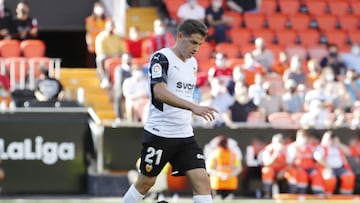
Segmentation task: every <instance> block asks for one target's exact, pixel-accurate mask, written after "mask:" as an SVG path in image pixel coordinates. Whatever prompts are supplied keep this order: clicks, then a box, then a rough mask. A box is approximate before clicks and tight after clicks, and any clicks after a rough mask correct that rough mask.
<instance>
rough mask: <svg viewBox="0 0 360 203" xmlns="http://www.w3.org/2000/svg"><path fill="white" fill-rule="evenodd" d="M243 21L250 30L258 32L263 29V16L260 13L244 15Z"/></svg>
mask: <svg viewBox="0 0 360 203" xmlns="http://www.w3.org/2000/svg"><path fill="white" fill-rule="evenodd" d="M243 20H244V22H245V26H246V28H248V29H251V30H259V29H263V28H264V27H265V26H264V25H265V22H266V21H265V16H264V15H263V14H261V13H245V14H244V17H243Z"/></svg>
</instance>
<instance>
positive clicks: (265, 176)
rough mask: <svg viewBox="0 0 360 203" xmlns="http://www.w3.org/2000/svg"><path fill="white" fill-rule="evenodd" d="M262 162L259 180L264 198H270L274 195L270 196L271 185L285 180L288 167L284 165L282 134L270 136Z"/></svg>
mask: <svg viewBox="0 0 360 203" xmlns="http://www.w3.org/2000/svg"><path fill="white" fill-rule="evenodd" d="M262 160H263V166H262V169H261V180H262V183H263V192H264V198H270V197H272V196H273V195H274V194H272V187H273V184H278V181H280V180H282V179H286V176H285V173H286V171H287V168H288V165H287V163H286V146H285V143H284V138H283V135H282V134H280V133H278V134H275V135H273V136H272V139H271V143H270V144H268V145H266V146H265V148H264V150H263V153H262ZM289 181H291V180H288V182H289Z"/></svg>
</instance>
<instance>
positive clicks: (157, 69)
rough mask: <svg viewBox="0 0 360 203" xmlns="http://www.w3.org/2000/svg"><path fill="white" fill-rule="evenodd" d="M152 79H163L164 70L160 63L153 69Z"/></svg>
mask: <svg viewBox="0 0 360 203" xmlns="http://www.w3.org/2000/svg"><path fill="white" fill-rule="evenodd" d="M151 77H152V78H160V77H162V68H161V65H160V64H159V63H155V64H154V65H153V66H152V67H151Z"/></svg>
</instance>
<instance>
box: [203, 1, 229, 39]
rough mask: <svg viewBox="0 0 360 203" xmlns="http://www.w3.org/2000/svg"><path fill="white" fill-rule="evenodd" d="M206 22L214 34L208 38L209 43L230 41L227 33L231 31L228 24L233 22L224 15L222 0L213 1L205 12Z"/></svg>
mask: <svg viewBox="0 0 360 203" xmlns="http://www.w3.org/2000/svg"><path fill="white" fill-rule="evenodd" d="M205 17H206V18H205V22H206V25H207V26H208V28H209V29H210V30H211V29H213V32H211V33H210V34H209V36H208V37H207V40H208V41H210V42H211V41H214V42H215V43H216V44H217V43H221V42H227V41H229V38H228V36H227V31H228V30H229V29H230V27H229V26H228V23H229V22H231V21H232V19H231V18H228V17H226V16H225V15H224V8H223V4H222V0H211V4H210V5H209V6H208V7H207V8H206V10H205Z"/></svg>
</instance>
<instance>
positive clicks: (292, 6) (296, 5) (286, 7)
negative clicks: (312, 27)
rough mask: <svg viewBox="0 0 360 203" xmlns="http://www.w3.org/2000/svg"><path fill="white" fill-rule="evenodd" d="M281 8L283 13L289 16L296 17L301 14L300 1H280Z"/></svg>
mask: <svg viewBox="0 0 360 203" xmlns="http://www.w3.org/2000/svg"><path fill="white" fill-rule="evenodd" d="M278 2H279V6H280V9H281V13H283V14H287V15H294V14H297V13H299V9H300V1H299V0H280V1H278Z"/></svg>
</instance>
